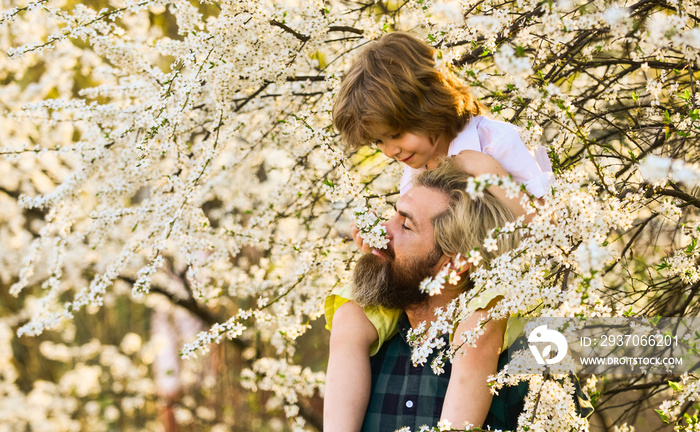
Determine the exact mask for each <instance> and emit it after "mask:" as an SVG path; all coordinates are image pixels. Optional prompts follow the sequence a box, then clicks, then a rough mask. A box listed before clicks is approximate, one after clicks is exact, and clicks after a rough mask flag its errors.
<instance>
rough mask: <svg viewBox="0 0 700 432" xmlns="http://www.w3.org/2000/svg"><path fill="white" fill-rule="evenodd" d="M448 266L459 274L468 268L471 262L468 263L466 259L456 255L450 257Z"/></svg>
mask: <svg viewBox="0 0 700 432" xmlns="http://www.w3.org/2000/svg"><path fill="white" fill-rule="evenodd" d="M450 267H451V268H452V269H453V270H454V271H456V272H457V274H458V275H461V274H462V273H464V272H466V271H467V270H469V267H471V264H470V263H468V262H467V260H465V259H464V258H462V257H461V256H460V255H457V256H454V257H451V258H450Z"/></svg>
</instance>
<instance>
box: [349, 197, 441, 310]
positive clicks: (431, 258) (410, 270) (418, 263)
mask: <svg viewBox="0 0 700 432" xmlns="http://www.w3.org/2000/svg"><path fill="white" fill-rule="evenodd" d="M447 206H448V205H447V197H446V196H445V195H444V194H443V193H442V192H438V191H435V190H433V189H428V188H424V187H420V186H416V187H413V188H411V189H410V190H409V191H408V192H407V193H406V194H405V195H403V196H402V197H401V198H399V200H398V202H397V203H396V215H395V216H394V217H393V218H391V219H390V220H389V221H388V222H387V223H386V224H385V227H386V231H387V238H388V239H389V245H388V246H387V249H384V250H376V249H375V250H373V251H372V253H371V254H366V255H365V256H363V257H361V258H360V260H359V261H358V262H357V265H356V266H355V270H354V272H353V279H354V288H353V289H354V297H355V300H356V301H357V302H358V303H360V304H362V305H377V306H384V307H388V308H395V309H405V308H406V307H407V306H411V305H415V304H418V303H421V302H423V301H425V299H426V298H427V297H426V294H423V293H421V292H420V289H419V284H420V282H421V281H422V280H423V279H425V278H426V277H429V276H434V275H435V274H437V272H438V271H439V270H440V267H441V266H442V265H443V264H444V263H445V262H446V261H447V257H446V256H445V255H444V254H443V253H442V252H441V251H440V250H439V249H438V248H437V246H436V244H435V237H434V233H433V223H432V219H433V218H434V217H435V216H437V215H438V214H440V213H442V212H443V211H445V210H447Z"/></svg>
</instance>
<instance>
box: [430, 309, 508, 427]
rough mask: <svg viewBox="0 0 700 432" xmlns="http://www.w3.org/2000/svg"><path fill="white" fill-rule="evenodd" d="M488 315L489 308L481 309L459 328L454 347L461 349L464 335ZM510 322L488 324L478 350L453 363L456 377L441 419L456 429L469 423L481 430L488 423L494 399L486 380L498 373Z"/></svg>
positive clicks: (456, 359) (449, 389)
mask: <svg viewBox="0 0 700 432" xmlns="http://www.w3.org/2000/svg"><path fill="white" fill-rule="evenodd" d="M486 315H487V312H486V310H485V309H478V310H477V311H476V312H474V313H473V314H472V315H471V316H469V318H467V319H466V320H464V321H462V322H461V323H460V324H459V326H458V327H457V333H455V337H454V341H453V344H455V345H456V346H459V345H460V344H461V342H462V339H461V334H462V333H464V332H465V331H469V330H473V329H474V328H475V327H476V325H477V323H478V322H479V320H480V319H481V318H482V317H484V316H486ZM506 322H507V320H505V319H502V320H498V321H489V322H487V323H486V326H485V327H484V334H482V335H481V336H479V339H478V340H477V341H476V347H468V348H466V352H465V353H464V354H459V353H458V354H457V355H456V356H455V358H454V359H453V360H452V374H451V375H450V382H449V384H448V385H447V393H446V394H445V402H444V404H443V407H442V415H441V420H448V421H449V422H450V423H451V425H452V427H453V428H455V429H462V428H463V427H464V425H465V423H466V424H471V425H473V426H476V427H481V426H482V425H483V424H484V420H486V416H487V415H488V413H489V409H490V408H491V400H492V399H493V395H492V394H491V392H490V390H489V387H488V385H487V381H486V380H487V378H488V376H489V375H493V374H495V373H496V372H497V369H498V357H499V355H500V354H501V348H502V345H503V335H504V334H505V330H506Z"/></svg>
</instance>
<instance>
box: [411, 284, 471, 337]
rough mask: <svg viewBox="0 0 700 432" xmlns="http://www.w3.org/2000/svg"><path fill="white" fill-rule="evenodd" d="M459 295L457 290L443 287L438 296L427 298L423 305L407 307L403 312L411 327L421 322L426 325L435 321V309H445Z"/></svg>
mask: <svg viewBox="0 0 700 432" xmlns="http://www.w3.org/2000/svg"><path fill="white" fill-rule="evenodd" d="M459 294H460V291H459V290H458V289H454V288H453V287H445V288H444V289H443V290H442V291H441V292H440V294H436V295H434V296H430V297H428V299H427V301H426V302H425V303H421V304H418V305H415V306H409V307H407V308H406V310H405V311H406V315H407V316H408V321H409V322H410V323H411V327H413V328H416V327H417V326H418V325H419V324H420V323H422V322H423V321H427V322H428V323H430V322H432V321H435V309H437V308H439V307H442V308H444V307H446V306H447V305H448V304H449V303H450V302H451V301H452V300H454V299H455V298H457V297H458V296H459Z"/></svg>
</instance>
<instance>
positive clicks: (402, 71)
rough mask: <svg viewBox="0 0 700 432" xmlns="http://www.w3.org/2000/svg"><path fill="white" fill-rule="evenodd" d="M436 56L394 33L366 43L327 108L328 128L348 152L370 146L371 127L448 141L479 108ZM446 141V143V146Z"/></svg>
mask: <svg viewBox="0 0 700 432" xmlns="http://www.w3.org/2000/svg"><path fill="white" fill-rule="evenodd" d="M435 54H436V50H435V49H434V48H433V47H431V46H429V45H427V44H426V43H424V42H422V41H420V40H418V39H416V38H415V37H413V36H411V35H409V34H407V33H400V32H394V33H389V34H387V35H384V36H383V37H381V38H380V39H378V40H377V41H374V42H370V43H369V44H368V46H367V47H366V48H365V49H364V51H363V52H362V53H361V54H360V56H359V58H358V59H357V60H356V61H355V63H354V64H353V65H352V67H351V68H350V70H349V71H348V72H347V74H346V75H345V77H344V79H343V82H342V84H341V86H340V90H339V92H338V95H337V97H336V100H335V104H334V106H333V124H334V126H335V128H336V129H337V130H338V132H340V134H341V136H342V137H343V140H344V142H345V144H346V145H347V146H348V147H349V148H350V149H357V148H359V147H362V146H364V145H368V144H371V143H373V142H374V141H375V140H376V139H377V138H378V137H376V136H372V131H373V130H376V127H377V126H383V127H386V128H388V129H389V130H391V131H393V132H394V133H399V132H411V133H417V134H421V135H424V136H427V137H429V138H430V139H431V140H435V139H437V138H438V137H439V136H440V135H445V136H446V137H447V138H448V139H449V141H451V140H452V139H454V137H456V136H457V134H458V133H459V132H460V131H461V130H462V129H463V128H464V126H465V125H466V124H467V123H468V122H469V120H470V119H471V116H473V115H480V114H482V113H483V112H484V111H485V107H484V106H483V105H482V104H481V103H480V102H479V101H478V100H477V99H476V98H475V97H474V96H473V95H472V94H471V93H470V92H469V90H468V89H467V87H465V86H464V85H462V84H461V83H460V82H459V80H458V79H457V77H456V76H455V75H454V73H452V72H451V71H449V70H448V69H447V68H442V69H443V70H438V69H437V68H436V67H435V58H434V56H435ZM449 141H448V142H449Z"/></svg>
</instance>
